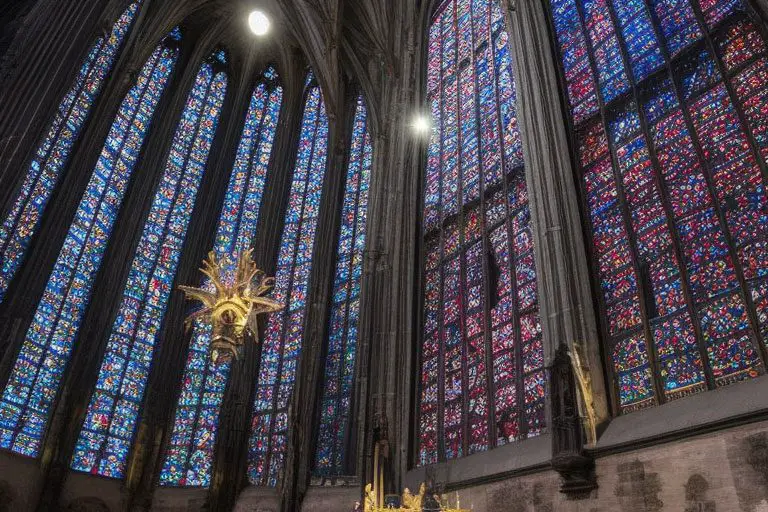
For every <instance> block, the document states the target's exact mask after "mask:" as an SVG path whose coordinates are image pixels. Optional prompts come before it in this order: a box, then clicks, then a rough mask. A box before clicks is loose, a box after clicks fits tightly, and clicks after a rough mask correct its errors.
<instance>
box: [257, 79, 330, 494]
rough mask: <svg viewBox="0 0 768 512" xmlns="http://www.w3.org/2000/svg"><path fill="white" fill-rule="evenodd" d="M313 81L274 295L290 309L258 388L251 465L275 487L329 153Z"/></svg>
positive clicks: (276, 325) (274, 330)
mask: <svg viewBox="0 0 768 512" xmlns="http://www.w3.org/2000/svg"><path fill="white" fill-rule="evenodd" d="M307 83H308V86H307V90H306V100H305V101H306V102H305V105H304V116H303V120H302V124H301V136H300V139H299V150H298V155H297V157H296V166H295V168H294V171H293V182H292V185H291V192H290V196H289V203H288V211H287V213H286V217H285V225H284V226H283V236H282V242H281V246H280V255H279V258H278V262H277V275H276V276H275V280H276V285H275V290H274V294H273V297H274V299H275V300H277V301H279V302H281V303H283V304H285V310H283V311H281V312H280V313H275V314H273V315H271V316H270V319H269V325H268V327H267V334H266V339H265V340H264V344H263V346H262V354H261V365H260V367H259V376H258V384H257V386H256V398H255V404H254V414H253V425H252V431H251V439H250V448H249V450H250V453H249V465H248V475H249V478H250V481H251V483H253V484H254V485H269V486H275V485H276V484H277V478H278V475H279V473H280V471H281V469H282V467H283V462H284V460H285V448H286V441H287V434H288V433H287V430H288V405H289V402H290V400H291V396H292V394H293V386H294V383H295V380H296V367H297V365H298V362H299V355H300V353H301V346H302V342H303V337H304V320H305V317H306V310H307V290H308V289H309V274H310V272H311V270H312V253H313V250H314V246H315V234H316V232H317V219H318V210H319V209H320V197H321V195H322V190H323V180H324V177H325V168H326V161H327V156H328V116H327V115H326V112H325V102H324V101H323V96H322V94H321V92H320V86H318V85H317V84H316V82H315V80H314V78H313V77H312V76H310V77H309V79H308V82H307Z"/></svg>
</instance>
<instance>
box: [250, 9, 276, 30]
mask: <svg viewBox="0 0 768 512" xmlns="http://www.w3.org/2000/svg"><path fill="white" fill-rule="evenodd" d="M248 26H249V27H251V32H253V33H254V34H255V35H257V36H265V35H267V33H269V29H270V27H271V26H272V22H271V21H270V20H269V17H268V16H267V15H266V14H264V12H263V11H258V10H257V11H253V12H251V14H250V15H249V16H248Z"/></svg>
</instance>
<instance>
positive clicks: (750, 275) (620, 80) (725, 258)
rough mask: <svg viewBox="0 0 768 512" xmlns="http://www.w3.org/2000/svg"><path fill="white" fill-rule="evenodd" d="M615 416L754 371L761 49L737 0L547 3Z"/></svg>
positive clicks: (765, 69)
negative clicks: (610, 373)
mask: <svg viewBox="0 0 768 512" xmlns="http://www.w3.org/2000/svg"><path fill="white" fill-rule="evenodd" d="M551 15H552V21H553V26H554V29H555V33H556V36H557V42H558V48H559V56H560V60H561V64H562V68H561V69H562V75H563V78H564V82H565V85H566V89H567V98H568V100H569V103H570V108H571V114H572V122H573V126H574V131H575V133H574V135H575V137H574V138H575V149H576V153H577V160H578V163H579V178H580V180H581V183H582V191H583V207H584V211H585V214H586V215H585V216H586V217H587V219H588V220H587V222H588V223H589V226H590V228H591V230H590V231H591V246H592V251H591V252H592V260H593V265H594V268H595V275H596V278H597V280H598V282H599V286H600V289H601V291H602V293H601V297H600V298H601V300H600V302H601V309H602V315H601V317H602V319H603V324H604V326H603V328H604V335H605V339H606V340H608V344H609V346H608V349H607V351H606V352H607V357H609V358H610V366H611V367H612V368H613V376H614V382H615V393H616V396H617V402H618V404H619V405H620V408H621V410H622V411H624V412H630V411H634V410H637V409H641V408H643V407H648V406H651V405H655V404H659V403H663V402H666V401H669V400H673V399H676V398H679V397H682V396H686V395H689V394H692V393H697V392H699V391H702V390H705V389H713V388H716V387H719V386H723V385H726V384H729V383H731V382H734V381H739V380H743V379H748V378H751V377H754V376H756V375H759V374H761V373H763V372H764V371H765V368H764V361H765V359H764V357H765V342H766V340H767V339H768V337H767V336H768V200H767V198H766V176H767V175H766V170H768V166H767V165H766V163H767V162H766V157H767V156H768V130H766V126H767V125H766V123H765V119H766V114H768V80H767V79H768V52H767V51H766V33H765V27H764V26H763V25H762V24H761V23H760V22H759V21H758V19H757V18H756V17H755V14H754V13H753V12H752V11H751V10H750V9H749V7H748V6H747V5H746V3H743V2H742V0H728V1H712V0H639V1H634V2H626V1H623V0H551Z"/></svg>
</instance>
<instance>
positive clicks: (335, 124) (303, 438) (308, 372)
mask: <svg viewBox="0 0 768 512" xmlns="http://www.w3.org/2000/svg"><path fill="white" fill-rule="evenodd" d="M338 84H339V89H337V91H336V92H337V94H340V95H341V97H344V98H345V101H344V102H343V108H344V111H343V112H339V113H334V112H329V113H328V118H329V119H328V121H329V133H328V148H329V151H328V161H327V167H326V174H325V178H324V183H323V192H322V196H321V202H320V209H319V217H318V219H317V231H316V233H315V247H314V251H313V255H312V271H311V273H310V279H309V288H308V290H307V312H306V319H305V324H304V325H305V331H304V343H303V346H302V349H301V356H300V358H299V364H298V367H297V369H296V385H295V388H294V392H293V398H292V404H291V406H290V407H291V409H292V410H293V413H292V415H291V416H292V417H291V418H289V421H291V422H292V423H291V424H292V425H294V426H295V427H294V428H293V430H292V431H291V432H290V434H289V439H288V449H287V453H286V458H285V467H286V468H291V467H293V473H292V474H291V473H290V472H289V471H288V469H286V472H285V478H286V481H285V483H284V490H283V510H296V509H297V508H298V506H299V504H300V502H301V498H302V497H303V496H304V495H305V494H306V490H307V488H308V487H309V482H310V473H311V470H312V464H313V462H314V459H315V457H314V456H315V448H316V445H317V442H316V439H317V426H318V425H319V423H320V422H319V413H320V408H321V405H320V403H321V402H322V398H323V392H322V389H323V376H324V368H325V366H324V364H323V363H324V357H323V347H324V345H326V337H327V334H326V333H327V331H328V317H329V311H330V307H329V303H330V302H331V301H332V300H333V281H334V274H335V269H336V265H335V262H336V248H337V243H338V237H339V232H340V225H341V211H342V208H343V203H344V195H345V194H344V193H345V188H346V186H345V185H346V179H345V178H346V172H345V171H346V168H345V163H347V162H348V160H349V147H350V146H349V141H350V140H351V133H352V126H353V123H354V119H355V108H356V105H357V97H356V96H355V95H354V94H352V93H351V91H350V92H349V93H345V91H344V89H345V87H344V82H343V81H342V80H339V81H338ZM331 149H332V151H331ZM353 242H354V239H353ZM350 278H351V275H350ZM289 479H291V480H289Z"/></svg>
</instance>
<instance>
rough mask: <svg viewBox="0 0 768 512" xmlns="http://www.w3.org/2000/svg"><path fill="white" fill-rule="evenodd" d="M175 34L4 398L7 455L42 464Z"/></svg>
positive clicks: (123, 110) (142, 89)
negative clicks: (34, 459) (55, 411)
mask: <svg viewBox="0 0 768 512" xmlns="http://www.w3.org/2000/svg"><path fill="white" fill-rule="evenodd" d="M178 37H179V33H177V32H175V33H174V34H171V36H170V37H169V38H168V41H166V44H163V45H161V46H160V47H159V48H158V49H157V50H155V52H154V53H153V54H152V56H151V57H150V58H149V60H148V61H147V62H146V64H145V65H144V67H143V68H142V69H141V71H140V72H139V75H138V78H137V80H136V83H135V84H134V86H133V87H132V88H131V90H130V91H129V92H128V94H127V95H126V97H125V98H124V99H123V102H122V104H121V106H120V109H119V111H118V113H117V116H116V117H115V120H114V121H113V124H112V128H111V129H110V131H109V135H108V136H107V140H106V142H105V144H104V147H103V149H102V151H101V155H100V156H99V159H98V162H97V163H96V167H95V169H94V170H93V174H92V175H91V179H90V181H89V183H88V186H87V188H86V190H85V194H84V195H83V198H82V200H81V201H80V205H79V207H78V209H77V212H76V213H75V218H74V220H73V222H72V225H71V226H70V228H69V232H68V233H67V237H66V239H65V240H64V245H63V247H62V248H61V252H60V253H59V256H58V259H57V260H56V264H55V265H54V267H53V271H52V273H51V276H50V278H49V280H48V284H47V286H46V288H45V291H44V292H43V296H42V298H41V299H40V303H39V304H38V306H37V310H36V311H35V315H34V317H33V320H32V325H31V326H30V327H29V330H28V331H27V334H26V338H25V340H24V343H23V344H22V347H21V352H20V353H19V356H18V359H17V360H16V363H15V365H14V368H13V371H12V373H11V376H10V378H9V380H8V384H7V385H6V387H5V389H4V390H3V395H2V398H0V422H1V423H0V447H2V448H8V449H11V450H13V451H14V452H17V453H21V454H23V455H28V456H32V457H36V456H37V455H38V454H39V450H40V445H41V443H42V439H43V436H44V434H45V431H46V428H47V425H48V420H49V417H50V413H51V408H52V406H53V404H54V401H55V400H56V396H57V394H58V391H59V386H60V384H61V378H62V376H63V374H64V370H65V368H66V366H67V363H68V361H69V357H70V355H71V352H72V347H73V345H74V342H75V339H76V338H77V332H78V329H79V328H80V323H81V321H82V319H83V314H84V312H85V308H86V306H87V305H88V302H89V300H90V295H91V290H92V287H93V283H94V280H95V277H96V273H97V272H98V270H99V267H100V266H101V261H102V258H103V256H104V251H105V249H106V245H107V242H108V241H109V237H110V234H111V233H112V228H113V227H114V224H115V219H116V217H117V214H118V212H119V210H120V206H121V204H122V202H123V198H124V196H125V191H126V189H127V187H128V182H129V180H130V178H131V173H132V172H133V169H134V167H135V166H136V161H137V160H138V158H139V154H140V152H141V148H142V145H143V143H144V140H145V137H146V134H147V131H148V130H149V127H150V124H151V123H152V117H153V114H154V111H155V107H156V106H157V103H158V101H159V100H160V96H161V94H162V93H163V90H164V89H165V87H166V85H167V83H168V79H169V77H170V75H171V72H172V70H173V67H174V65H175V63H176V59H177V55H178V51H177V50H176V49H174V47H175V44H174V43H173V42H172V41H174V40H175V39H176V38H178Z"/></svg>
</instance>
